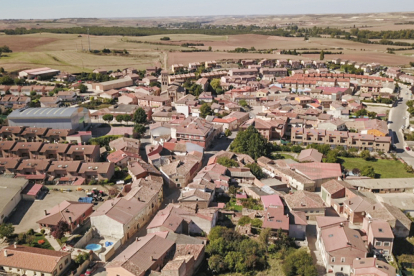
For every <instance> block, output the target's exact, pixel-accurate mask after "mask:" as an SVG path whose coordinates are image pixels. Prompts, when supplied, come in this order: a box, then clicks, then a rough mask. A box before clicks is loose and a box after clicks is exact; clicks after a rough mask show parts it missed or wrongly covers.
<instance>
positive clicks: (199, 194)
mask: <svg viewBox="0 0 414 276" xmlns="http://www.w3.org/2000/svg"><path fill="white" fill-rule="evenodd" d="M213 198H214V197H213V194H212V193H210V192H206V191H201V190H199V189H191V190H189V191H183V190H182V191H181V194H180V197H179V198H178V202H180V203H195V204H197V207H198V208H200V209H205V208H207V207H208V206H209V204H210V202H211V201H212V200H213Z"/></svg>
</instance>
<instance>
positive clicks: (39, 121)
mask: <svg viewBox="0 0 414 276" xmlns="http://www.w3.org/2000/svg"><path fill="white" fill-rule="evenodd" d="M7 119H8V121H9V126H27V127H46V128H55V129H74V130H85V129H87V128H88V127H89V126H90V124H91V118H90V113H89V110H88V109H86V108H84V107H61V108H59V107H54V108H51V107H40V108H20V109H16V110H14V111H13V112H12V113H10V115H9V116H8V117H7Z"/></svg>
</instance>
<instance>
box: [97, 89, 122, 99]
mask: <svg viewBox="0 0 414 276" xmlns="http://www.w3.org/2000/svg"><path fill="white" fill-rule="evenodd" d="M119 95H120V94H119V90H117V89H110V90H108V91H105V92H102V93H100V94H99V97H101V98H104V99H109V100H113V99H116V98H118V97H119Z"/></svg>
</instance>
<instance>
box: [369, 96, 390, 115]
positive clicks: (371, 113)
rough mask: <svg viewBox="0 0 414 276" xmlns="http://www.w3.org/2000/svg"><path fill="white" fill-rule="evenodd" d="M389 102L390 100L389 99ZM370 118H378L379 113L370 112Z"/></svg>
mask: <svg viewBox="0 0 414 276" xmlns="http://www.w3.org/2000/svg"><path fill="white" fill-rule="evenodd" d="M387 100H388V99H387ZM368 117H370V118H371V119H375V118H377V113H376V112H374V111H372V112H368Z"/></svg>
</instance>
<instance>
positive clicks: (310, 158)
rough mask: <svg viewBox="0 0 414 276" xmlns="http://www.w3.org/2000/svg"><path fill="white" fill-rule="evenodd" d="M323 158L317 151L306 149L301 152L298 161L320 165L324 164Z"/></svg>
mask: <svg viewBox="0 0 414 276" xmlns="http://www.w3.org/2000/svg"><path fill="white" fill-rule="evenodd" d="M322 156H323V154H322V153H320V152H319V151H318V150H316V149H305V150H302V151H301V152H300V154H299V156H298V161H299V162H316V163H320V162H322Z"/></svg>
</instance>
